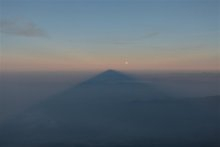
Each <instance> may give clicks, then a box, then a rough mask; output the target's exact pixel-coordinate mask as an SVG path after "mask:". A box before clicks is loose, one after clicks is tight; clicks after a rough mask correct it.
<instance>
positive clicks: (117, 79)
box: [81, 70, 135, 84]
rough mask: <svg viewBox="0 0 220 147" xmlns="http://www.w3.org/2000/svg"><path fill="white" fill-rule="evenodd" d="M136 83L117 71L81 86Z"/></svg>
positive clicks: (107, 72) (106, 72)
mask: <svg viewBox="0 0 220 147" xmlns="http://www.w3.org/2000/svg"><path fill="white" fill-rule="evenodd" d="M126 82H135V79H134V78H132V77H130V76H128V75H125V74H123V73H121V72H118V71H115V70H107V71H105V72H103V73H101V74H99V75H97V76H95V77H94V78H92V79H90V80H87V81H85V82H83V83H81V84H111V83H126Z"/></svg>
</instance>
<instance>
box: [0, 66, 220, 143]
mask: <svg viewBox="0 0 220 147" xmlns="http://www.w3.org/2000/svg"><path fill="white" fill-rule="evenodd" d="M219 98H220V97H219V96H216V97H214V98H213V97H212V98H210V99H209V97H206V98H191V99H173V98H170V97H168V96H167V95H165V94H164V93H163V92H161V91H160V90H158V89H157V88H156V87H154V86H152V85H149V84H145V83H142V82H139V81H137V80H135V79H134V78H132V77H130V76H128V75H124V74H122V73H120V72H117V71H113V70H108V71H106V72H103V73H101V74H99V75H97V76H95V77H94V78H91V79H89V80H87V81H85V82H82V83H81V84H79V85H77V86H75V87H71V88H69V89H68V90H66V91H64V92H62V93H60V94H57V95H56V96H53V97H51V98H50V99H48V100H46V101H44V102H42V103H40V104H38V105H36V106H34V107H33V108H31V109H29V110H27V111H26V112H24V113H23V114H21V115H19V116H18V117H16V118H14V119H13V120H11V121H9V122H8V123H6V124H5V125H4V126H2V128H1V130H0V146H7V147H8V146H16V147H17V146H22V147H23V146H47V147H48V146H55V147H56V146H86V147H87V146H95V147H96V146H100V147H101V146H109V147H110V146H111V147H114V146H129V147H130V146H149V147H157V146H161V147H164V146H169V147H170V146H175V147H176V146H184V147H201V146H204V145H205V146H206V145H207V146H209V147H211V146H218V145H219V141H218V139H219V131H220V128H219V112H220V111H219V107H218V106H219V101H218V100H219ZM213 99H215V100H214V101H215V102H213Z"/></svg>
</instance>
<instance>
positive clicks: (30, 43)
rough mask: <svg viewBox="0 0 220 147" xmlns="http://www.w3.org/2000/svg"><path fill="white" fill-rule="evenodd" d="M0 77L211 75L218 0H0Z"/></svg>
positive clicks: (218, 64) (219, 65)
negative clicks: (56, 73)
mask: <svg viewBox="0 0 220 147" xmlns="http://www.w3.org/2000/svg"><path fill="white" fill-rule="evenodd" d="M0 37H1V42H0V43H1V45H0V57H1V66H0V71H11V72H14V71H75V70H105V69H116V70H146V71H150V70H164V71H171V70H175V71H219V70H220V59H219V42H220V1H219V0H0Z"/></svg>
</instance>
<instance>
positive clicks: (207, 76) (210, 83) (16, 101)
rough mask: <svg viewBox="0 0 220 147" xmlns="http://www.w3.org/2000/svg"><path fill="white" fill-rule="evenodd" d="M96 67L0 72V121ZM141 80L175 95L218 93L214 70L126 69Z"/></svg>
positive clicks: (91, 73)
mask: <svg viewBox="0 0 220 147" xmlns="http://www.w3.org/2000/svg"><path fill="white" fill-rule="evenodd" d="M98 73H99V71H75V72H37V73H36V72H17V73H1V78H0V87H1V88H0V95H1V97H0V105H1V106H0V123H2V122H4V121H5V120H7V119H9V118H11V117H13V116H14V115H16V114H19V113H21V112H22V111H24V110H26V109H28V108H30V107H31V106H32V105H35V104H37V103H39V102H40V101H44V100H46V99H48V98H49V97H51V96H53V95H56V94H58V93H60V92H62V91H64V90H66V89H68V88H69V87H72V86H75V85H77V84H79V83H81V82H83V81H86V80H87V79H89V78H91V77H93V76H94V75H96V74H98ZM127 74H128V75H130V76H132V77H134V78H136V79H138V80H139V81H141V82H143V83H150V84H151V85H154V86H156V87H157V88H159V89H160V90H161V91H163V92H164V93H166V94H168V95H170V96H173V97H176V98H190V97H206V96H215V95H220V90H219V89H220V82H219V73H216V72H168V73H160V72H132V71H129V72H127Z"/></svg>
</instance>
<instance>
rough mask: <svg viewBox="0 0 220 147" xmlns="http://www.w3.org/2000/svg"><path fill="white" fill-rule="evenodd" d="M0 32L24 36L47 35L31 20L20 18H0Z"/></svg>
mask: <svg viewBox="0 0 220 147" xmlns="http://www.w3.org/2000/svg"><path fill="white" fill-rule="evenodd" d="M0 32H1V33H5V34H9V35H16V36H25V37H47V36H48V35H47V33H46V32H45V31H44V30H43V29H41V28H40V27H38V26H37V25H36V24H34V23H33V22H30V21H29V22H27V21H22V20H8V19H5V20H0Z"/></svg>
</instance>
